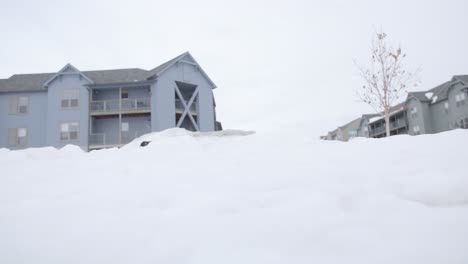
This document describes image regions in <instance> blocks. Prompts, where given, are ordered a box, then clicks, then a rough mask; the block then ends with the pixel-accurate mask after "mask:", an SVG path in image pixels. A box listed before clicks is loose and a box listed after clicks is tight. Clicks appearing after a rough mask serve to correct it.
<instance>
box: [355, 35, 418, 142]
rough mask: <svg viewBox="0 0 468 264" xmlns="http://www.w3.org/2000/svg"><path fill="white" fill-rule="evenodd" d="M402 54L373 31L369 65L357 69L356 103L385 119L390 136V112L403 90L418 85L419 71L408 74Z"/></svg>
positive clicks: (405, 90)
mask: <svg viewBox="0 0 468 264" xmlns="http://www.w3.org/2000/svg"><path fill="white" fill-rule="evenodd" d="M405 58H406V54H405V53H403V52H402V50H401V48H400V47H398V48H393V47H392V46H391V44H389V42H388V39H387V35H386V34H385V33H384V32H376V33H375V36H374V38H373V40H372V44H371V61H370V64H369V66H367V67H364V66H359V65H358V66H357V67H358V69H359V74H360V76H361V77H362V79H363V81H364V85H363V86H362V87H361V88H360V89H358V90H357V96H358V98H359V100H360V101H362V102H364V103H366V104H368V105H370V106H371V107H372V108H373V109H374V110H375V111H376V112H377V113H379V114H380V115H381V116H382V117H383V118H384V119H385V127H386V135H387V137H388V136H390V114H391V112H390V110H391V108H392V106H394V105H395V104H396V103H397V101H398V100H399V99H400V98H401V97H402V96H403V95H406V93H407V92H408V91H407V88H408V87H410V86H411V85H414V86H416V85H417V84H418V82H419V79H418V75H419V72H420V70H419V69H418V70H416V71H415V72H409V71H407V70H405V68H404V65H403V62H404V59H405Z"/></svg>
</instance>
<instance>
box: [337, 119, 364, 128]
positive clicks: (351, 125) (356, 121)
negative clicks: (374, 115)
mask: <svg viewBox="0 0 468 264" xmlns="http://www.w3.org/2000/svg"><path fill="white" fill-rule="evenodd" d="M361 120H362V118H361V117H359V118H356V119H354V120H353V121H351V122H349V123H347V124H345V125H343V126H340V128H341V129H344V130H358V129H359V127H360V126H361Z"/></svg>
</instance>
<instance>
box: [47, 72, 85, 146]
mask: <svg viewBox="0 0 468 264" xmlns="http://www.w3.org/2000/svg"><path fill="white" fill-rule="evenodd" d="M88 83H89V82H88V81H87V80H86V79H83V78H82V77H80V75H79V74H67V75H62V76H59V77H57V78H56V79H55V80H53V81H52V83H50V84H49V87H48V93H47V97H48V102H47V133H46V135H47V137H46V144H47V145H48V146H53V147H56V148H61V147H63V146H65V145H67V144H73V145H77V146H79V147H81V148H82V149H84V150H87V148H88V134H89V131H88V127H89V124H88V123H89V93H88V89H87V88H86V86H85V85H86V84H88ZM71 89H78V90H79V106H78V107H77V108H71V109H63V108H62V106H61V99H62V98H63V96H64V95H63V94H64V91H65V90H71ZM74 121H77V122H79V133H78V140H76V141H62V140H60V124H61V123H63V122H74Z"/></svg>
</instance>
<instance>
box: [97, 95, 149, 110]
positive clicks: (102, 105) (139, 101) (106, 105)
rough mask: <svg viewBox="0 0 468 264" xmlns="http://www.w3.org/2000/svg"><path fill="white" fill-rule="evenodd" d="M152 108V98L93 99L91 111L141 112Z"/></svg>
mask: <svg viewBox="0 0 468 264" xmlns="http://www.w3.org/2000/svg"><path fill="white" fill-rule="evenodd" d="M150 109H151V100H150V98H132V99H122V100H100V101H91V104H90V110H91V113H115V112H139V111H144V110H150Z"/></svg>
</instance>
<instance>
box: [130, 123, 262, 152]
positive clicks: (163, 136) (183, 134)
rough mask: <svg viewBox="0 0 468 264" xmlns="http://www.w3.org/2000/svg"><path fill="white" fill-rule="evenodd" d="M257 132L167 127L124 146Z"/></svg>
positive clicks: (247, 134)
mask: <svg viewBox="0 0 468 264" xmlns="http://www.w3.org/2000/svg"><path fill="white" fill-rule="evenodd" d="M253 134H255V131H244V130H234V129H227V130H222V131H215V132H191V131H187V130H185V129H181V128H171V129H166V130H164V131H161V132H153V133H149V134H146V135H143V136H141V137H139V138H136V139H135V140H133V141H132V142H130V143H129V144H127V145H126V146H124V147H123V149H128V148H135V147H140V145H141V143H142V142H144V141H147V142H161V141H166V142H167V141H168V139H169V140H170V138H177V140H183V139H181V138H185V139H184V140H190V139H189V138H190V137H191V138H199V137H207V138H213V137H231V136H249V135H253Z"/></svg>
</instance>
